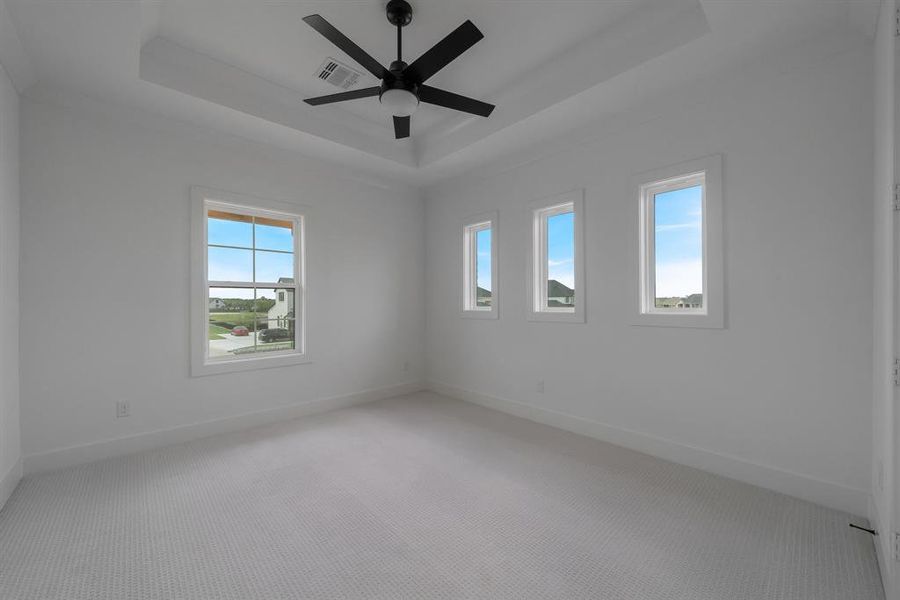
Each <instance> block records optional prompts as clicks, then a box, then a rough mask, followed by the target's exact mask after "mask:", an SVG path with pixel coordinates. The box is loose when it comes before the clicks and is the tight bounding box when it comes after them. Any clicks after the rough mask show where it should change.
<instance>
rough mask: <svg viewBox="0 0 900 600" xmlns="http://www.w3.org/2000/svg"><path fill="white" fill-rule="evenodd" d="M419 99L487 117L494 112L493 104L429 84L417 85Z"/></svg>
mask: <svg viewBox="0 0 900 600" xmlns="http://www.w3.org/2000/svg"><path fill="white" fill-rule="evenodd" d="M419 100H421V101H422V102H427V103H428V104H436V105H437V106H443V107H444V108H452V109H453V110H458V111H462V112H467V113H472V114H473V115H478V116H479V117H489V116H491V113H492V112H494V105H493V104H488V103H487V102H482V101H481V100H475V99H474V98H468V97H466V96H460V95H459V94H454V93H453V92H448V91H446V90H442V89H438V88H436V87H431V86H430V85H422V86H419Z"/></svg>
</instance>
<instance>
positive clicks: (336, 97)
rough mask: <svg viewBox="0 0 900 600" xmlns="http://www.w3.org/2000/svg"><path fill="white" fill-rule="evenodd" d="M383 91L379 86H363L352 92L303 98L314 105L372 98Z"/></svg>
mask: <svg viewBox="0 0 900 600" xmlns="http://www.w3.org/2000/svg"><path fill="white" fill-rule="evenodd" d="M380 92H381V88H380V87H378V86H375V87H370V88H363V89H361V90H353V91H352V92H340V93H338V94H329V95H327V96H316V97H315V98H306V99H305V100H303V101H304V102H306V103H307V104H311V105H312V106H319V105H321V104H333V103H335V102H344V101H345V100H356V99H357V98H370V97H372V96H377V95H378V94H379V93H380Z"/></svg>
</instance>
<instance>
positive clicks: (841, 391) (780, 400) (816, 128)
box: [426, 47, 873, 515]
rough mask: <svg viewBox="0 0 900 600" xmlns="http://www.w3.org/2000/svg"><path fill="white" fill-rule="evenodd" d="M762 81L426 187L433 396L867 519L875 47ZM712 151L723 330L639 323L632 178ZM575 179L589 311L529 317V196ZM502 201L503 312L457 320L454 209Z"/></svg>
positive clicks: (497, 205)
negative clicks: (635, 319)
mask: <svg viewBox="0 0 900 600" xmlns="http://www.w3.org/2000/svg"><path fill="white" fill-rule="evenodd" d="M742 76H743V73H734V77H735V78H740V77H742ZM767 77H768V79H766V80H764V81H747V82H744V83H743V84H741V85H734V80H731V81H729V83H728V86H725V85H724V84H723V86H722V89H721V90H719V91H717V92H715V93H714V91H713V90H711V89H707V88H704V93H705V96H704V97H703V98H702V99H701V101H700V102H698V103H696V104H694V105H692V106H688V107H686V108H685V109H684V110H682V111H681V112H678V113H677V114H670V115H668V116H663V117H660V118H656V119H650V120H647V121H645V122H643V123H640V119H638V118H635V119H633V121H634V122H637V123H638V124H637V125H635V126H633V127H629V128H627V129H625V130H624V131H617V130H615V128H613V130H612V131H610V132H609V133H607V134H606V135H604V136H603V137H601V138H599V139H593V140H591V141H589V142H587V143H584V144H580V143H579V144H577V145H574V146H571V147H569V148H567V149H565V150H563V151H562V152H559V153H556V154H554V155H552V156H546V157H543V158H540V159H537V160H534V161H533V162H530V163H527V164H524V165H520V166H518V167H515V168H511V169H507V170H502V171H500V172H496V173H493V174H489V175H487V174H486V175H485V176H482V177H478V178H473V177H471V176H470V177H468V178H460V179H458V180H455V181H451V182H448V183H445V184H441V185H439V186H436V187H435V188H433V189H431V190H428V191H427V196H428V197H427V205H426V245H427V257H428V258H427V268H426V290H427V292H428V294H427V325H426V339H427V348H428V354H427V356H428V361H427V377H428V378H429V380H430V381H432V382H433V383H434V384H435V388H436V389H439V390H444V391H448V392H450V393H455V394H457V395H458V396H460V397H464V398H468V399H470V400H474V401H476V402H482V403H485V404H488V405H491V406H496V407H498V408H501V409H503V410H508V411H510V412H513V413H516V414H522V415H524V416H527V417H529V418H534V419H537V420H543V421H546V422H551V423H554V424H557V425H561V426H563V427H568V428H570V429H574V430H577V431H581V432H584V433H588V434H592V435H596V436H598V437H601V438H606V439H610V440H612V441H615V442H616V443H620V444H624V445H629V446H632V447H635V448H638V449H641V450H643V451H647V452H651V453H655V454H660V455H663V456H665V457H667V458H670V459H672V460H676V461H680V462H685V463H687V464H692V465H695V466H700V467H703V468H706V469H709V470H712V471H715V472H720V473H723V474H726V475H729V476H732V477H735V478H738V479H743V480H747V481H751V482H754V483H758V484H762V485H767V486H770V487H773V488H775V489H779V490H782V491H785V492H788V493H791V494H794V495H798V496H801V497H806V498H809V499H812V500H815V501H818V502H821V503H823V504H828V505H830V506H836V507H840V508H844V509H847V510H850V511H853V512H854V513H856V514H863V515H864V514H865V513H866V503H867V498H868V492H869V485H870V454H871V451H870V447H871V444H870V436H871V427H872V415H871V402H870V397H871V390H872V377H871V360H872V263H871V261H872V243H871V240H872V222H873V217H872V202H871V200H870V198H871V190H872V175H871V165H872V162H871V161H872V135H873V133H872V128H873V117H872V59H871V51H870V48H868V47H866V48H857V49H855V50H852V51H846V52H843V53H841V54H839V55H836V56H820V57H818V58H817V60H816V62H814V63H812V64H809V63H806V66H804V68H803V69H801V70H794V71H791V72H787V73H782V74H780V75H777V76H776V75H772V74H769V75H768V76H767ZM585 128H586V129H589V125H588V124H586V125H585ZM579 136H581V133H580V132H573V139H577V138H578V137H579ZM714 153H722V154H724V157H725V170H724V205H725V208H724V212H725V248H726V250H725V269H726V273H725V278H726V299H727V305H726V322H727V327H726V329H724V330H699V329H677V328H654V327H635V326H630V325H628V322H629V316H630V314H631V309H630V307H629V306H628V298H629V294H628V286H629V285H632V283H633V282H632V281H631V280H630V279H629V268H628V262H627V256H628V254H629V246H630V245H632V244H635V243H636V240H635V239H633V236H632V231H633V227H632V224H631V223H630V222H629V215H630V214H631V212H630V211H629V206H628V204H629V202H634V201H636V198H635V197H634V194H633V191H632V190H630V189H629V187H628V185H629V179H630V177H631V176H632V174H635V173H639V172H642V171H645V170H649V169H653V168H657V167H663V166H666V165H670V164H674V163H678V162H681V161H685V160H689V159H693V158H697V157H702V156H706V155H710V154H714ZM576 187H583V188H586V209H585V211H586V221H585V238H586V263H585V265H586V284H587V305H586V309H587V323H585V324H560V323H532V322H527V321H526V315H525V312H526V292H525V289H526V283H525V276H526V264H527V255H528V249H529V237H528V232H529V215H528V212H527V209H526V207H527V205H528V203H529V202H530V201H532V200H534V199H537V198H541V197H545V196H550V195H553V194H558V193H560V192H564V191H567V190H570V189H573V188H576ZM489 210H499V212H500V217H499V218H500V227H499V244H500V246H499V253H500V257H499V268H500V274H499V275H500V281H499V287H500V319H499V320H496V321H489V320H477V321H476V320H470V319H462V318H460V315H459V286H460V285H461V277H460V269H459V261H460V256H461V242H460V237H459V236H460V224H461V219H462V218H463V217H465V216H466V215H472V214H477V213H481V212H485V211H489ZM538 379H543V380H545V385H546V392H545V393H543V394H539V393H537V392H536V382H537V380H538Z"/></svg>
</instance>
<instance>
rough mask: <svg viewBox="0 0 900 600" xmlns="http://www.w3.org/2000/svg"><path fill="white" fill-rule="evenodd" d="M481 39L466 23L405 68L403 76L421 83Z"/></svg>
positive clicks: (472, 27) (476, 31) (479, 34)
mask: <svg viewBox="0 0 900 600" xmlns="http://www.w3.org/2000/svg"><path fill="white" fill-rule="evenodd" d="M483 37H484V34H483V33H481V32H480V31H479V30H478V28H477V27H475V24H474V23H472V21H466V22H465V23H463V24H462V25H460V26H459V27H457V28H456V29H454V30H453V31H452V32H451V33H450V35H448V36H447V37H445V38H444V39H442V40H441V41H439V42H438V43H437V44H435V45H434V46H432V47H431V50H429V51H427V52H426V53H425V54H423V55H422V56H420V57H419V58H417V59H416V60H415V61H414V62H413V63H412V64H411V65H409V66H408V67H406V68H405V69H404V70H403V74H404V75H406V76H408V77H409V78H410V79H412V80H413V81H415V82H416V83H423V82H424V81H425V80H427V79H428V78H429V77H431V76H432V75H434V74H435V73H437V72H438V71H440V70H441V69H443V68H444V67H446V66H447V65H448V64H450V63H451V62H452V61H453V60H454V59H456V57H458V56H459V55H460V54H462V53H463V52H465V51H466V50H468V49H469V48H471V47H472V46H474V45H475V43H476V42H478V40H480V39H481V38H483Z"/></svg>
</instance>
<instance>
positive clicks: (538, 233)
mask: <svg viewBox="0 0 900 600" xmlns="http://www.w3.org/2000/svg"><path fill="white" fill-rule="evenodd" d="M529 208H530V214H531V225H532V227H531V252H530V253H529V256H530V258H529V261H528V263H529V264H528V277H527V281H528V312H527V314H528V320H529V321H549V322H557V323H584V321H585V303H586V302H587V293H586V290H585V285H584V190H583V189H579V190H573V191H571V192H566V193H565V194H560V195H558V196H553V197H551V198H544V199H542V200H537V201H535V202H532V203H531V204H530V205H529ZM570 211H571V212H574V213H575V218H574V227H575V240H574V246H573V249H574V252H575V256H574V261H575V264H574V270H575V306H574V307H573V308H572V309H569V308H561V307H549V306H547V280H548V273H547V218H548V217H552V216H554V215H558V214H563V213H567V212H570Z"/></svg>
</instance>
